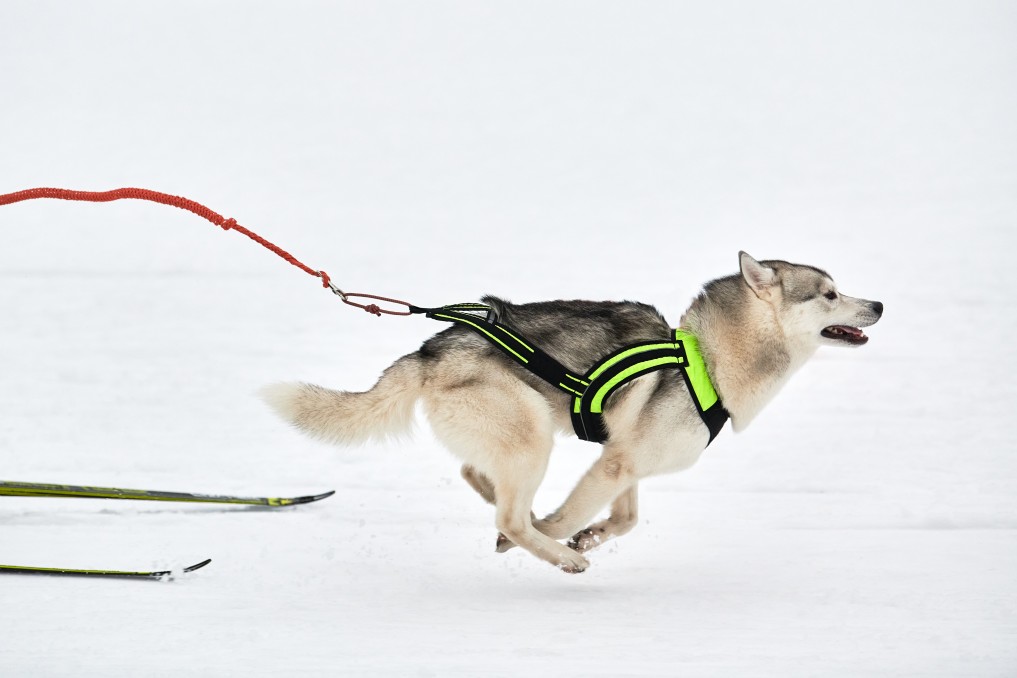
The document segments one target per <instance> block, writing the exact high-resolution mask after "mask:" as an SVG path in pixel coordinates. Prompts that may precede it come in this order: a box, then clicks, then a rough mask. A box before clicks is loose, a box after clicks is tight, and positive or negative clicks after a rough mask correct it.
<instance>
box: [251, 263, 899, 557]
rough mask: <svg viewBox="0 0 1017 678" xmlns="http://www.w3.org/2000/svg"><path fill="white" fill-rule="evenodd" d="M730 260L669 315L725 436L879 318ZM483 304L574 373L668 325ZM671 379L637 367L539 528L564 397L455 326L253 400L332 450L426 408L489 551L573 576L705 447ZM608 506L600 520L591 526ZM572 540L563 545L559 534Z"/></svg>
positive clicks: (607, 314) (826, 281) (646, 312)
mask: <svg viewBox="0 0 1017 678" xmlns="http://www.w3.org/2000/svg"><path fill="white" fill-rule="evenodd" d="M739 257H740V268H741V273H740V275H739V274H736V275H731V276H728V277H724V278H719V279H717V280H714V281H712V282H709V283H707V284H706V285H705V286H704V288H703V290H702V292H701V293H700V294H699V296H698V297H697V298H696V299H695V300H694V301H693V302H692V305H691V306H690V307H689V309H688V310H687V311H686V312H685V314H684V315H683V316H682V318H681V328H682V329H683V330H685V331H687V332H688V333H689V334H691V335H693V336H694V337H695V338H696V339H698V345H699V352H700V354H701V356H702V362H703V364H705V368H706V372H707V373H708V378H709V381H710V382H712V385H713V387H714V389H715V390H716V394H717V395H718V396H719V398H720V401H721V402H722V403H723V407H724V408H726V410H727V412H728V413H729V414H730V418H731V423H732V426H733V428H734V430H735V431H740V430H742V429H744V428H745V427H746V426H748V424H749V422H751V421H752V419H753V418H754V417H755V416H756V415H757V414H758V413H759V411H760V410H761V409H762V408H763V406H764V405H766V404H767V403H768V402H769V401H770V399H771V398H773V397H774V395H776V393H777V391H779V390H780V388H781V387H782V386H783V385H784V383H785V382H786V381H787V379H788V377H790V376H791V374H792V373H794V372H795V370H797V369H798V368H799V367H801V366H802V364H803V363H804V362H805V361H806V360H807V359H808V358H809V357H810V356H811V355H812V354H813V353H814V352H815V351H816V349H817V348H818V347H819V346H820V345H822V344H827V345H833V346H861V345H862V344H864V343H866V342H867V341H868V337H866V336H865V334H864V333H863V332H862V331H861V330H860V329H858V328H860V327H867V326H869V325H872V324H874V323H875V322H876V321H877V320H879V318H880V316H881V315H882V313H883V304H882V303H880V302H878V301H867V300H865V299H857V298H854V297H848V296H845V295H843V294H840V293H839V292H838V291H837V289H836V287H835V286H834V283H833V280H832V279H831V278H830V276H829V275H828V274H827V273H826V272H825V271H822V270H820V269H818V268H813V267H812V266H802V265H797V264H790V263H788V262H786V261H756V260H755V259H753V258H752V257H751V256H749V255H748V254H746V253H745V252H741V253H740V254H739ZM484 302H485V303H486V304H487V305H489V306H490V307H491V309H492V310H493V312H494V313H495V315H496V317H497V318H498V322H500V323H504V325H506V326H508V327H511V328H512V329H513V330H515V331H517V332H518V333H520V334H521V335H522V336H523V337H525V338H526V340H527V341H529V342H531V343H532V344H534V345H536V346H538V347H540V348H541V349H543V350H544V351H545V352H546V353H548V354H550V355H551V356H552V357H553V358H555V359H557V361H558V362H560V363H561V364H562V365H564V367H565V368H567V369H568V370H572V371H575V372H576V373H578V374H586V373H587V372H588V370H590V368H591V367H592V366H594V365H595V364H597V363H598V361H600V360H601V359H602V358H603V357H604V356H606V355H608V354H611V353H613V352H615V351H618V350H619V349H621V348H624V347H626V346H630V345H632V344H635V343H637V342H647V341H661V340H666V338H668V337H670V336H672V332H673V331H672V330H671V329H670V327H669V325H668V323H667V321H666V320H664V318H663V316H662V315H661V314H660V313H659V312H658V311H657V310H656V309H655V308H653V307H652V306H647V305H645V304H640V303H635V302H592V301H550V302H542V303H532V304H520V305H516V304H510V303H508V302H506V301H503V300H500V299H496V298H494V297H487V298H485V299H484ZM678 372H679V371H678V370H661V371H654V372H650V373H647V374H645V375H643V376H640V377H638V378H635V379H634V380H632V381H630V382H628V383H627V384H625V385H624V386H623V387H621V388H619V389H618V390H616V391H614V392H613V393H612V394H611V395H610V397H608V398H607V400H606V403H605V404H604V406H603V422H604V424H605V425H606V429H607V431H608V434H609V437H608V440H607V441H606V442H605V443H604V445H603V450H602V454H601V457H600V458H599V459H598V460H597V462H596V463H594V464H593V466H592V467H591V468H590V469H589V471H587V472H586V474H585V475H584V476H583V478H582V479H581V480H580V481H579V483H578V484H577V485H576V487H575V489H573V490H572V492H571V494H570V495H569V497H568V498H567V499H566V501H565V503H564V504H562V506H561V507H560V508H559V509H558V510H556V511H555V512H553V513H552V514H550V515H549V516H547V517H545V518H543V519H542V520H535V519H534V517H533V514H532V513H531V505H532V502H533V497H534V494H535V493H536V491H537V487H538V486H539V485H540V483H541V480H542V479H543V477H544V472H545V470H546V468H547V462H548V458H549V457H550V454H551V448H552V446H553V445H554V436H555V433H556V432H560V431H569V432H571V431H572V425H571V423H570V409H571V402H570V398H569V396H568V394H567V393H565V392H563V391H561V390H559V389H556V388H554V387H553V386H552V385H551V384H549V383H548V382H546V381H543V380H542V379H540V378H537V377H536V376H534V375H533V374H531V373H530V372H529V371H527V370H526V369H525V368H523V367H521V366H520V365H519V364H518V363H516V362H513V361H512V360H511V359H510V358H509V357H507V356H506V355H505V354H504V353H503V352H501V351H499V350H498V349H497V348H495V347H494V346H493V345H492V344H491V343H490V342H489V341H487V340H486V339H484V338H483V337H482V336H480V335H479V334H477V333H475V332H473V331H472V330H471V329H469V328H467V327H463V326H461V325H456V326H453V327H450V328H448V329H446V330H444V331H442V332H439V333H438V334H437V335H435V336H434V337H432V338H430V339H428V340H427V341H426V342H424V344H423V346H421V348H420V350H418V351H415V352H414V353H410V354H409V355H406V356H403V357H402V358H400V359H398V360H397V361H396V362H395V363H394V364H393V365H392V366H390V367H389V368H388V369H387V370H385V372H384V374H383V375H382V376H381V379H379V381H378V383H377V384H376V385H375V386H374V387H373V388H372V389H370V390H369V391H366V392H364V393H351V392H347V391H333V390H329V389H326V388H322V387H320V386H313V385H310V384H276V385H273V386H270V387H268V388H266V389H265V392H264V396H265V399H266V400H267V401H268V402H269V404H270V405H271V406H272V407H273V408H274V409H275V410H277V411H278V413H279V414H280V415H281V416H282V417H283V418H284V419H286V420H287V421H289V422H291V423H292V424H294V425H295V426H296V427H297V428H298V429H300V430H302V431H303V432H305V433H307V434H309V435H311V436H314V437H316V438H319V439H322V440H325V441H328V442H332V443H338V444H341V445H354V444H358V443H362V442H364V441H367V440H369V439H371V438H383V437H385V436H386V435H387V434H392V433H398V432H401V431H405V430H406V429H408V428H409V427H410V425H411V423H412V419H413V412H414V404H415V403H416V402H417V401H418V400H421V401H423V408H424V412H425V413H426V415H427V418H428V420H429V422H430V424H431V427H432V428H433V429H434V433H435V435H436V436H437V437H438V438H439V440H441V441H442V442H443V443H444V444H445V445H446V446H447V447H448V448H449V450H451V451H452V453H453V454H455V455H456V456H458V457H459V458H460V459H462V461H463V462H464V465H463V467H462V475H463V478H464V479H465V480H466V481H467V482H468V483H469V484H470V486H472V487H473V489H474V490H476V491H477V492H478V493H479V494H480V495H481V496H482V497H483V498H484V499H485V500H486V501H488V502H490V503H492V504H494V505H495V507H496V521H495V522H496V525H497V528H498V530H499V531H500V532H501V535H500V536H499V540H498V550H499V551H504V550H507V549H508V548H511V547H512V546H513V545H519V546H521V547H523V548H524V549H526V550H527V551H529V552H530V553H532V554H533V555H535V556H537V557H538V558H541V559H543V560H546V561H548V562H549V563H552V564H554V565H556V566H557V567H559V568H561V569H562V570H564V571H566V572H582V571H583V570H585V569H586V568H587V567H588V566H589V562H588V561H587V559H586V558H585V557H584V556H583V555H582V554H583V553H584V552H586V551H588V550H590V549H592V548H594V547H595V546H597V545H599V544H601V543H603V542H604V541H606V540H607V539H610V538H612V537H617V536H620V535H622V534H625V533H626V532H628V531H629V530H631V529H632V527H633V526H634V525H635V523H636V487H637V484H638V483H639V481H640V479H642V478H646V477H648V476H652V475H655V474H660V473H667V472H672V471H680V470H682V469H685V468H688V467H689V466H691V465H692V464H694V463H695V462H696V460H697V459H698V458H699V456H700V454H701V453H702V452H703V450H704V449H705V448H706V446H707V445H708V444H709V442H710V432H709V430H708V428H707V426H706V425H705V424H704V420H703V418H702V417H701V415H700V410H699V409H697V407H696V403H695V402H694V401H693V397H694V396H693V393H692V392H691V390H690V388H689V385H688V384H689V383H690V382H688V381H687V380H683V379H682V378H681V376H679V374H678ZM608 504H610V507H611V509H610V515H609V517H608V518H607V519H606V520H602V521H600V522H597V523H594V524H592V525H589V523H590V521H592V520H593V519H594V518H595V517H596V515H597V513H598V512H600V511H601V509H603V508H604V507H605V506H607V505H608ZM588 525H589V526H588ZM569 537H571V540H570V541H569V542H568V544H567V545H565V544H562V543H559V541H558V540H563V539H566V538H569Z"/></svg>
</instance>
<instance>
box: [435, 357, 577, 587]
mask: <svg viewBox="0 0 1017 678" xmlns="http://www.w3.org/2000/svg"><path fill="white" fill-rule="evenodd" d="M437 381H438V379H435V382H437ZM432 383H434V382H432ZM432 388H433V390H431V391H430V392H428V393H425V396H424V406H425V411H426V412H427V416H428V419H429V421H430V422H431V427H432V429H433V430H434V433H435V435H436V436H437V437H438V439H439V440H441V441H442V442H443V443H444V444H445V445H446V446H447V447H448V448H449V449H450V450H451V451H452V452H453V453H454V454H456V455H457V456H459V457H460V458H462V459H463V460H464V461H465V462H466V466H467V467H471V469H472V470H471V471H470V472H466V471H464V477H465V478H466V480H467V482H470V481H471V479H472V480H474V481H476V482H477V485H478V486H479V487H475V489H477V490H478V491H479V492H480V493H481V496H484V495H485V492H486V491H487V490H488V489H489V488H487V487H485V484H484V483H483V482H482V481H480V480H479V478H480V477H483V478H485V479H486V480H488V481H489V482H490V485H491V486H493V492H492V499H494V502H495V516H496V517H495V522H496V526H497V528H498V530H499V531H500V532H501V533H502V534H504V535H505V536H506V538H508V539H510V540H511V541H512V542H514V543H515V544H517V545H519V546H521V547H522V548H524V549H526V550H527V551H529V552H530V553H532V554H533V555H535V556H537V557H538V558H541V559H542V560H546V561H547V562H549V563H551V564H553V565H556V566H558V567H559V568H561V569H562V570H564V571H566V572H582V571H583V570H585V569H586V568H587V567H588V566H589V563H588V562H587V560H586V559H585V558H584V557H583V556H582V555H580V554H579V553H577V552H576V551H574V550H572V549H570V548H568V547H567V546H565V545H563V544H559V543H558V542H556V541H555V540H554V539H551V538H550V537H547V536H546V535H543V534H541V533H540V532H539V531H537V529H536V528H534V526H533V519H532V514H531V512H530V509H531V508H532V506H533V497H534V495H535V494H536V492H537V488H538V486H539V485H540V483H541V481H542V480H543V479H544V473H545V471H546V470H547V462H548V458H549V457H550V456H551V447H552V446H553V444H554V425H553V422H552V418H551V413H550V410H549V406H548V404H547V401H546V400H545V399H544V397H543V396H541V395H540V394H539V393H537V392H536V391H534V390H533V389H531V388H530V387H529V386H526V385H525V384H523V383H522V382H520V381H519V380H518V379H516V378H514V377H512V378H504V379H499V378H498V376H497V375H496V374H487V375H484V376H483V377H477V378H476V379H475V381H474V382H473V383H470V384H468V385H465V386H464V385H463V384H462V382H461V381H460V382H458V383H456V384H454V385H453V387H451V388H441V387H432ZM470 484H471V485H472V484H473V483H472V482H471V483H470ZM485 498H486V497H485Z"/></svg>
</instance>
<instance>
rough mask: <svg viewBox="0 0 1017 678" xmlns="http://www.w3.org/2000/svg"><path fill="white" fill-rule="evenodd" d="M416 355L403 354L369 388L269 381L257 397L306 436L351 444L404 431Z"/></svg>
mask: <svg viewBox="0 0 1017 678" xmlns="http://www.w3.org/2000/svg"><path fill="white" fill-rule="evenodd" d="M421 383H422V377H421V370H420V360H419V359H418V358H417V356H416V355H415V354H411V355H408V356H404V357H402V358H400V359H399V360H397V361H396V362H395V363H394V364H393V365H392V366H391V367H389V368H388V369H387V370H385V372H384V374H382V375H381V379H379V380H378V383H377V384H375V385H374V387H373V388H371V389H370V390H369V391H365V392H363V393H350V392H348V391H333V390H331V389H327V388H323V387H321V386H315V385H313V384H303V383H290V384H272V385H271V386H266V387H265V388H264V389H262V391H261V395H262V397H263V398H264V399H265V401H266V402H267V403H268V404H269V405H270V406H271V407H272V409H274V410H275V411H276V412H277V413H278V414H279V415H280V416H281V417H282V418H283V419H285V420H286V421H288V422H290V423H291V424H293V425H294V426H296V427H297V428H298V429H300V430H301V431H303V432H304V433H306V434H307V435H309V436H312V437H314V438H318V439H319V440H323V441H325V442H330V443H337V444H340V445H357V444H360V443H364V442H367V441H368V440H372V439H373V440H381V439H384V438H386V437H388V436H394V435H398V434H400V433H405V432H406V431H407V430H408V429H409V428H410V425H411V424H412V423H413V406H414V404H415V403H416V402H417V398H419V397H420V390H421Z"/></svg>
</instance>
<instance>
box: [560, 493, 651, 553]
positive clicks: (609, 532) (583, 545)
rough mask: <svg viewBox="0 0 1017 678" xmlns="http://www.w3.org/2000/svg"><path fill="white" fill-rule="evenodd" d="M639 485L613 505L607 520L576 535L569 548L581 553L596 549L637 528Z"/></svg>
mask: <svg viewBox="0 0 1017 678" xmlns="http://www.w3.org/2000/svg"><path fill="white" fill-rule="evenodd" d="M637 488H638V485H636V484H634V483H633V485H632V486H631V487H630V488H629V489H627V490H625V491H624V492H622V493H621V494H620V495H618V496H617V497H616V498H615V500H614V501H613V502H612V503H611V515H609V516H608V517H607V520H602V521H600V522H599V523H594V524H593V525H590V526H589V527H588V528H586V529H585V530H582V531H581V532H578V533H576V534H575V535H573V536H572V539H570V540H569V543H568V546H569V548H572V549H575V550H576V551H579V552H580V553H585V552H587V551H589V550H591V549H595V548H597V547H598V546H600V545H601V544H603V543H604V542H605V541H607V540H608V539H613V538H614V537H620V536H622V535H623V534H625V533H626V532H629V531H630V530H631V529H632V528H633V527H635V526H636V522H637V521H638V520H639V506H638V504H639V497H638V491H637Z"/></svg>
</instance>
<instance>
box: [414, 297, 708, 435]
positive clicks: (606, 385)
mask: <svg viewBox="0 0 1017 678" xmlns="http://www.w3.org/2000/svg"><path fill="white" fill-rule="evenodd" d="M410 311H411V312H413V313H423V314H425V315H426V316H427V317H428V318H434V319H435V320H442V321H445V322H452V323H455V324H459V325H463V326H465V327H467V328H469V329H471V330H473V331H474V332H476V333H477V334H479V335H480V336H481V337H483V338H484V339H486V340H487V341H489V342H490V343H491V344H492V345H493V346H495V347H496V348H498V349H499V350H501V351H502V352H503V353H505V354H506V355H507V356H509V357H510V358H512V359H513V360H514V361H515V362H517V363H519V365H521V366H522V367H524V368H526V369H527V370H528V371H530V372H532V373H533V374H534V375H536V376H537V377H540V378H541V379H543V380H544V381H546V382H547V383H549V384H551V385H552V386H554V387H555V388H557V389H559V390H561V391H564V392H565V393H568V394H569V395H570V396H572V407H571V416H572V427H573V428H574V429H575V432H576V435H577V436H578V437H579V438H580V439H582V440H589V441H591V442H596V443H603V442H605V441H607V438H608V431H607V427H606V425H605V423H604V415H603V412H604V405H605V403H606V401H607V399H608V397H610V396H611V394H612V393H614V392H615V391H616V390H618V389H619V388H621V387H622V386H624V385H625V384H627V383H628V382H630V381H632V380H633V379H636V378H638V377H641V376H643V375H646V374H649V373H650V372H655V371H658V370H664V369H677V370H678V372H679V373H680V374H681V375H682V378H683V379H684V380H685V383H686V385H687V386H688V389H689V392H690V393H691V394H692V396H693V397H692V401H693V402H694V403H695V405H696V409H697V410H698V412H699V416H700V417H701V418H702V420H703V423H704V424H705V425H706V427H707V428H708V429H709V431H710V441H709V442H711V443H712V442H713V439H714V438H716V437H717V434H718V433H720V430H721V429H722V428H723V427H724V423H725V422H726V421H727V419H728V413H727V410H725V409H724V407H723V405H722V404H721V402H720V398H719V397H718V396H717V391H716V390H715V389H714V388H713V384H712V383H711V382H710V377H709V374H707V371H706V364H705V363H704V362H703V357H702V354H701V353H700V352H699V342H698V341H697V340H696V338H695V337H694V336H692V335H691V334H689V333H688V332H685V331H683V330H675V331H674V335H673V336H672V338H671V339H670V340H664V341H647V342H641V343H638V344H633V345H631V346H625V347H623V348H621V349H620V350H618V351H616V352H614V353H612V354H611V355H609V356H607V357H606V358H604V359H603V360H601V361H600V362H599V363H597V364H596V365H594V366H593V367H592V368H591V369H590V370H589V371H588V372H587V373H586V374H583V375H578V374H575V373H573V372H571V371H569V370H568V369H567V368H566V367H565V366H564V365H562V364H561V363H560V362H558V361H557V360H555V359H554V358H552V357H551V356H550V355H548V354H547V353H545V352H544V351H542V350H541V349H540V348H539V347H537V346H534V345H532V344H531V343H530V342H529V341H528V340H526V339H525V338H524V337H523V336H522V335H521V334H519V333H518V332H516V331H515V330H514V329H512V328H510V327H507V326H505V325H503V324H501V323H499V322H497V321H495V320H494V318H493V315H494V314H493V312H492V310H491V307H490V306H487V305H486V304H472V303H468V304H452V305H449V306H442V307H440V308H419V307H416V306H411V307H410ZM480 313H484V314H485V315H486V317H485V316H481V315H479V314H480ZM707 444H709V443H707Z"/></svg>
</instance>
